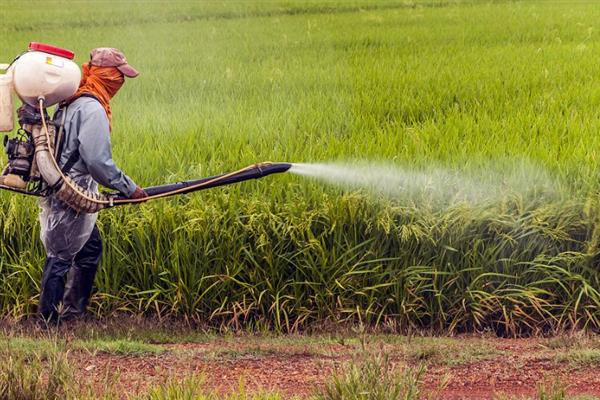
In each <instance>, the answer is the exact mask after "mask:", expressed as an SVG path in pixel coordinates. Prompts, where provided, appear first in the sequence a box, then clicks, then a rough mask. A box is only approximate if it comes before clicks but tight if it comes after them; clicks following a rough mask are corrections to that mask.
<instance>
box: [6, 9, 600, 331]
mask: <svg viewBox="0 0 600 400" xmlns="http://www.w3.org/2000/svg"><path fill="white" fill-rule="evenodd" d="M40 7H43V9H44V13H39V12H37V10H38V9H39V8H40ZM3 12H4V13H5V15H6V18H4V23H3V24H2V27H1V28H0V29H1V30H2V33H3V38H4V40H2V42H1V43H0V54H1V55H2V57H3V58H4V59H5V61H9V60H10V59H11V58H12V57H13V56H14V55H16V54H18V53H20V52H21V51H22V50H23V49H24V48H25V47H26V45H27V43H28V42H29V41H30V40H33V39H35V40H39V41H46V42H50V43H54V44H57V45H60V46H63V47H67V48H70V49H73V50H74V51H75V52H76V54H77V61H78V62H84V61H86V58H87V55H88V52H89V50H90V49H91V48H92V47H96V46H98V45H110V46H114V47H118V48H121V49H122V50H124V52H125V53H126V54H127V55H128V59H129V61H130V62H131V64H132V65H134V66H136V67H137V68H138V69H139V70H140V71H142V75H141V76H140V77H139V78H138V79H136V80H134V81H131V82H128V83H127V85H126V86H125V87H124V89H123V90H122V91H121V92H120V93H119V95H118V96H117V97H116V98H115V100H114V102H113V114H114V116H115V118H114V121H113V126H114V131H113V134H112V140H113V144H114V150H115V151H114V156H115V159H116V161H117V163H118V164H119V165H120V166H121V167H122V168H123V169H124V170H125V171H126V172H127V173H128V174H129V175H131V176H132V177H133V178H135V180H136V181H137V182H139V183H140V184H142V185H153V184H161V183H165V182H171V181H177V180H182V179H186V178H194V177H198V176H205V175H210V174H215V173H219V172H224V171H227V170H232V169H235V168H236V167H239V166H244V165H247V164H251V163H253V162H256V161H261V160H267V159H270V160H276V161H290V162H323V161H329V160H340V161H349V162H353V161H359V160H371V161H385V162H389V163H392V164H394V165H399V166H403V167H405V168H406V167H410V168H413V169H414V170H416V171H418V170H419V169H422V168H425V167H428V166H432V165H433V166H439V167H440V168H444V169H450V170H454V169H457V170H460V169H464V168H467V169H475V170H477V169H478V168H479V167H480V166H481V165H487V166H489V165H494V163H495V162H496V161H495V160H509V163H510V162H511V160H523V159H525V160H528V162H530V163H532V164H533V165H536V166H537V167H539V169H540V170H541V171H543V172H544V174H546V175H548V176H550V177H552V179H553V181H555V182H557V193H555V196H551V197H542V196H539V197H536V196H533V197H519V196H514V197H507V198H501V199H499V200H498V201H495V202H493V203H491V204H468V203H467V204H458V205H453V206H450V207H433V206H432V205H431V204H427V203H425V202H416V201H415V202H407V201H404V200H402V201H400V200H398V199H395V198H391V199H390V198H381V197H377V196H373V195H371V194H368V193H365V192H364V191H361V190H357V189H351V190H344V189H340V188H335V187H330V186H328V185H324V184H322V183H320V182H317V181H314V180H310V179H306V178H304V177H297V176H283V177H273V178H272V179H271V178H269V180H263V181H258V182H248V183H244V184H242V185H238V186H232V187H227V188H222V189H217V190H214V191H210V192H202V193H199V194H196V195H193V196H188V197H180V198H173V199H170V200H161V201H157V202H154V203H149V204H146V205H143V206H141V207H138V208H134V207H131V208H125V209H115V210H110V211H105V212H103V213H102V214H101V216H100V221H99V224H100V227H101V230H102V233H103V236H104V238H105V250H106V251H105V257H104V261H103V264H102V268H101V271H100V273H99V276H98V278H97V282H96V283H97V292H96V294H95V296H94V299H93V303H92V307H91V310H92V312H94V313H95V314H97V315H99V316H108V315H112V314H113V313H117V312H126V313H130V314H136V315H152V316H155V317H158V318H167V317H174V318H183V319H186V320H188V321H200V322H202V323H203V324H208V325H211V326H213V327H216V328H219V329H223V330H229V329H242V328H245V329H274V330H278V331H295V330H300V329H306V328H308V327H310V326H314V325H323V324H330V323H333V324H337V323H348V324H365V325H368V326H370V327H379V328H382V329H391V330H395V331H411V330H414V329H424V330H431V331H443V332H451V333H455V332H464V331H486V330H491V331H493V332H496V333H498V334H500V335H530V334H540V333H552V332H558V331H564V330H578V329H590V330H598V328H599V327H600V320H599V318H600V317H599V316H600V313H599V307H600V293H599V292H598V290H599V288H600V284H599V277H600V275H599V274H598V250H597V249H598V243H599V232H600V230H599V229H598V223H599V221H600V219H599V216H600V206H599V203H598V200H597V192H598V188H599V186H598V179H597V178H598V176H599V174H598V167H597V165H598V162H597V161H598V160H597V158H598V155H597V149H598V148H600V146H599V145H600V137H599V136H598V135H597V132H598V130H599V129H598V128H600V118H599V117H600V107H598V99H599V98H600V97H599V92H598V90H599V89H598V88H600V82H599V80H600V74H598V71H597V69H598V68H597V62H596V59H595V58H594V57H593V54H597V52H598V46H599V45H598V35H597V32H596V31H595V28H594V26H595V25H596V22H597V21H598V18H599V17H600V15H599V14H600V9H599V8H598V7H595V6H594V5H593V4H591V3H585V2H572V3H570V2H569V3H564V2H563V3H556V2H551V3H549V2H477V1H476V2H472V1H464V2H463V1H448V2H439V1H429V0H422V1H421V0H419V1H412V2H407V1H404V0H402V1H400V0H399V1H392V0H386V1H377V2H374V1H368V0H351V1H331V2H325V3H323V2H315V1H309V0H292V1H283V0H282V1H279V0H277V1H272V2H268V3H265V2H257V1H256V2H255V1H245V2H220V3H215V2H195V3H194V2H192V3H186V2H175V3H173V4H169V5H165V4H164V3H155V2H144V1H136V2H127V3H122V4H119V5H115V6H114V7H110V9H106V8H105V7H102V6H101V5H100V4H87V3H86V4H79V3H77V4H73V5H70V6H69V7H64V5H63V4H62V3H61V2H54V1H44V2H34V3H32V5H31V6H28V7H26V8H25V7H23V6H22V5H20V3H19V2H17V1H12V0H9V1H8V2H7V4H6V5H3ZM490 160H491V161H490ZM490 162H491V164H490ZM504 162H505V161H504ZM503 165H506V164H503V162H500V161H498V163H497V167H496V168H494V169H497V170H500V169H502V166H503ZM486 171H487V170H486ZM486 171H484V173H485V172H486ZM492 172H496V171H490V173H492ZM527 179H528V176H524V177H523V180H524V182H525V183H527V182H528V181H527ZM36 214H37V207H36V204H35V201H34V200H33V199H28V198H23V197H19V196H15V195H10V194H6V193H0V235H1V236H0V314H1V315H3V316H10V317H15V318H22V317H26V316H29V315H32V314H33V313H34V312H35V307H36V304H37V295H38V293H39V282H40V275H41V267H42V263H43V249H42V246H41V243H40V242H39V240H38V239H37V237H38V235H39V227H38V225H37V221H36Z"/></svg>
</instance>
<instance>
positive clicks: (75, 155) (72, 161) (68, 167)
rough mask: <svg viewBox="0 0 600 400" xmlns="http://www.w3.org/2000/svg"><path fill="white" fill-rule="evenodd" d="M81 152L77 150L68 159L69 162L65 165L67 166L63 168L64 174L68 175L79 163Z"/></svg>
mask: <svg viewBox="0 0 600 400" xmlns="http://www.w3.org/2000/svg"><path fill="white" fill-rule="evenodd" d="M79 157H80V155H79V150H75V151H74V152H73V153H72V154H71V155H70V156H69V158H68V159H67V162H66V163H65V165H63V167H62V168H61V171H62V172H63V174H65V175H66V174H68V173H69V172H70V171H71V168H73V165H75V163H76V162H77V161H79Z"/></svg>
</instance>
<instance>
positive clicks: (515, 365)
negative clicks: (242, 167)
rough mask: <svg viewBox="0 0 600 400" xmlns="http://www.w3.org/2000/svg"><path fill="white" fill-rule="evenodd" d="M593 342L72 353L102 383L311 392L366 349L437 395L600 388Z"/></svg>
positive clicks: (222, 345) (220, 344)
mask: <svg viewBox="0 0 600 400" xmlns="http://www.w3.org/2000/svg"><path fill="white" fill-rule="evenodd" d="M586 343H588V344H585V343H584V344H583V345H582V344H579V343H578V342H576V341H575V342H572V343H571V344H568V345H564V346H563V345H561V344H560V343H559V344H558V345H557V344H556V343H554V342H552V341H549V340H544V339H540V340H534V339H516V340H507V339H482V338H457V339H447V338H441V339H431V338H427V339H425V338H423V339H414V340H412V341H407V340H406V339H404V340H400V339H389V338H377V339H374V340H372V341H371V342H370V343H367V344H364V343H358V341H354V342H351V343H345V344H340V343H335V342H331V341H326V342H319V341H318V340H316V341H312V340H309V341H306V339H298V343H296V342H295V341H294V339H293V338H287V339H285V340H279V339H273V340H269V339H257V338H254V337H251V338H246V339H244V338H237V339H233V340H218V339H217V340H210V341H207V342H206V343H190V344H165V345H162V348H163V349H164V352H162V353H161V354H149V355H116V354H108V353H105V352H97V353H95V354H94V353H93V352H92V353H90V352H85V351H76V352H72V353H71V355H70V358H71V360H72V362H73V363H74V364H75V365H76V366H77V367H76V370H77V371H79V374H80V377H81V378H82V379H83V380H86V381H93V382H95V383H96V384H98V385H103V384H104V382H103V379H104V378H103V377H105V376H107V375H111V374H114V373H115V372H116V371H118V374H119V378H118V382H117V385H118V387H119V391H121V390H122V391H126V392H128V393H137V392H142V391H144V390H146V389H147V388H148V387H150V386H151V385H156V384H160V383H163V382H165V381H166V380H167V379H168V378H169V377H170V378H183V377H185V376H189V375H190V374H202V375H204V376H205V378H206V387H207V389H214V390H217V391H219V392H229V391H235V390H236V389H238V388H239V387H240V382H244V386H245V387H246V389H247V390H249V391H260V390H267V391H276V392H280V393H282V394H283V395H284V397H285V398H291V397H293V396H298V397H308V396H309V395H310V394H312V393H314V391H315V389H316V388H319V387H322V385H323V384H324V383H325V382H326V380H327V379H328V378H329V377H330V375H331V373H332V371H334V370H335V369H336V368H340V367H343V366H344V365H347V364H348V363H349V362H350V361H351V360H360V359H361V358H362V357H365V354H366V353H365V352H385V353H386V354H389V355H390V357H391V358H392V360H393V361H394V363H396V365H398V366H399V367H400V368H404V367H411V366H416V365H417V364H420V363H425V364H426V365H427V372H426V375H425V378H424V381H423V388H424V389H425V391H427V392H429V393H430V394H431V397H433V398H444V399H492V398H497V396H498V395H500V394H505V395H510V396H517V395H518V396H533V395H534V394H535V393H536V390H537V387H538V385H540V384H541V383H542V382H545V383H546V384H547V385H550V384H552V383H557V382H558V383H561V384H562V385H563V386H564V387H567V391H568V393H569V394H578V395H579V394H588V395H600V362H599V361H598V360H595V359H594V354H595V353H593V352H592V353H590V351H595V350H591V349H592V347H593V346H596V344H595V343H596V342H594V344H589V343H590V342H586ZM590 354H591V356H590ZM586 357H587V358H586ZM594 360H595V361H594ZM442 382H445V384H442Z"/></svg>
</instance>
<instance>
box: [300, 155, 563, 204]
mask: <svg viewBox="0 0 600 400" xmlns="http://www.w3.org/2000/svg"><path fill="white" fill-rule="evenodd" d="M290 172H292V173H295V174H299V175H304V176H309V177H314V178H316V179H319V180H322V181H324V182H327V183H330V184H334V185H336V186H340V187H346V188H353V189H365V190H368V191H369V192H371V193H373V194H377V195H383V196H386V197H388V198H393V199H398V200H405V201H410V202H419V203H422V202H426V203H427V204H429V205H451V204H457V203H469V204H478V203H489V202H497V201H501V200H502V199H505V198H507V197H509V196H519V197H522V198H535V199H541V198H547V197H553V196H555V195H556V194H557V193H558V183H557V182H556V181H555V180H554V179H553V178H551V176H550V174H549V173H547V171H545V170H544V169H542V168H540V167H537V166H535V165H533V164H531V163H529V162H527V161H523V160H517V161H515V160H505V161H496V162H494V163H492V162H489V163H484V164H483V165H480V166H479V167H478V168H476V169H474V168H468V169H467V168H465V169H462V170H459V169H444V168H439V167H427V168H421V169H409V168H402V167H400V166H396V165H391V164H380V163H365V162H359V163H355V164H349V163H326V164H293V165H292V168H291V169H290Z"/></svg>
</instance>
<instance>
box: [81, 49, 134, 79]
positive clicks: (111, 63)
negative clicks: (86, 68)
mask: <svg viewBox="0 0 600 400" xmlns="http://www.w3.org/2000/svg"><path fill="white" fill-rule="evenodd" d="M90 63H91V64H92V65H95V66H96V67H116V68H117V69H118V70H119V71H121V72H122V73H123V75H125V76H126V77H128V78H135V77H136V76H138V75H139V74H140V73H139V72H138V71H137V70H136V69H135V68H133V67H132V66H131V65H129V64H127V59H126V58H125V54H123V53H122V52H121V51H120V50H118V49H115V48H113V47H99V48H97V49H94V50H92V51H91V52H90Z"/></svg>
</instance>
